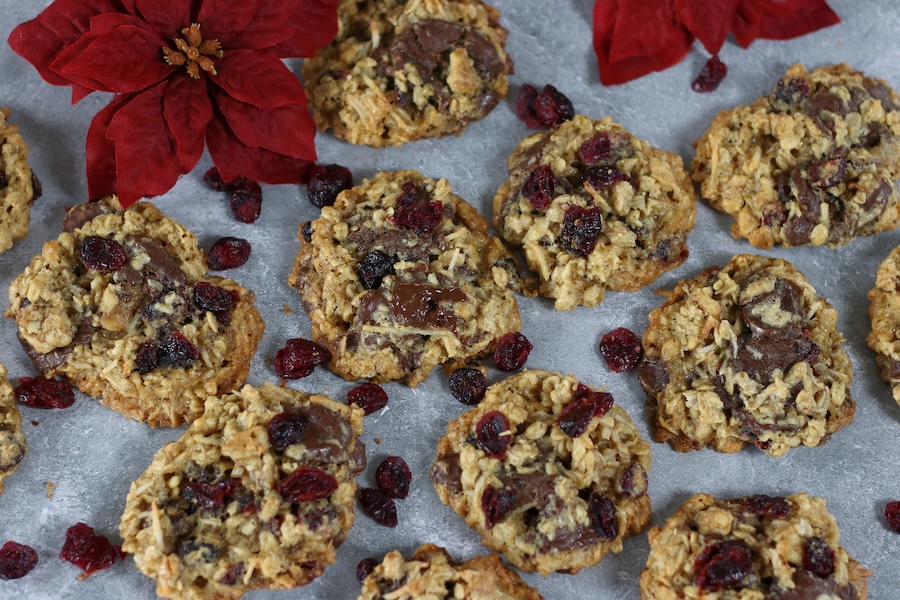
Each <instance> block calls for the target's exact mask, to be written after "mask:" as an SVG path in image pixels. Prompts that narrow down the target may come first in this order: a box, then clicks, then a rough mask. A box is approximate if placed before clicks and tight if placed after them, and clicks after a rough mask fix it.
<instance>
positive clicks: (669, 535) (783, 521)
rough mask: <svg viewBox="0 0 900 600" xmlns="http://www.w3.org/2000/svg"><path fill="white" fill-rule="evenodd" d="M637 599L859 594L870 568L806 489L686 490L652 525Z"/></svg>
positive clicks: (851, 597) (846, 599) (846, 597)
mask: <svg viewBox="0 0 900 600" xmlns="http://www.w3.org/2000/svg"><path fill="white" fill-rule="evenodd" d="M649 538H650V555H649V556H648V557H647V566H646V568H645V569H644V571H643V572H642V573H641V579H640V586H641V599H642V600H692V599H699V598H716V599H717V600H763V599H766V600H826V599H827V600H864V599H865V598H866V589H867V586H866V578H867V577H868V576H870V575H871V574H872V572H871V571H869V570H868V569H866V568H864V567H863V566H862V565H860V564H859V563H858V562H857V561H855V560H854V559H853V558H852V557H851V556H850V555H849V554H847V551H846V550H845V549H844V548H843V547H842V546H841V545H840V534H839V532H838V527H837V522H836V521H835V519H834V517H833V516H832V515H831V513H829V512H828V510H827V509H826V507H825V500H823V499H822V498H816V497H813V496H809V495H807V494H794V495H791V496H788V497H780V496H763V495H757V496H748V497H745V498H735V499H731V500H718V499H716V498H714V497H712V496H710V495H707V494H696V495H694V496H692V497H691V498H689V499H688V500H687V501H686V502H685V503H684V504H683V505H682V506H681V507H680V508H679V509H678V510H677V511H676V512H675V514H673V515H672V516H671V517H669V518H668V520H667V521H666V522H665V524H664V525H663V526H662V527H653V528H652V529H650V533H649Z"/></svg>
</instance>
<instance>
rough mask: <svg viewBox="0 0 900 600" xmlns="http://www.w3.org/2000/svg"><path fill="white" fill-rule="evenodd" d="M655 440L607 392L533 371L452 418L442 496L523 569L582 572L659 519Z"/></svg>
mask: <svg viewBox="0 0 900 600" xmlns="http://www.w3.org/2000/svg"><path fill="white" fill-rule="evenodd" d="M650 463H651V458H650V445H649V443H648V442H647V441H646V440H644V439H643V438H641V436H640V433H639V432H638V430H637V428H636V427H635V426H634V422H633V421H632V420H631V417H630V416H629V415H628V413H627V412H625V410H623V409H622V408H620V407H619V406H615V405H614V404H613V398H612V396H611V395H610V394H607V393H605V392H597V391H594V390H592V389H590V388H588V387H587V386H585V385H584V384H582V383H579V382H578V380H576V379H575V378H574V377H572V376H564V375H561V374H559V373H551V372H549V371H540V370H530V371H529V370H526V371H522V372H521V373H517V374H516V375H513V376H511V377H509V378H507V379H505V380H503V381H500V382H498V383H495V384H494V385H492V386H491V387H489V388H488V391H487V394H486V395H485V397H484V400H482V402H481V404H479V405H478V407H477V408H474V409H472V410H469V411H467V412H465V413H463V414H462V415H461V416H460V417H459V418H458V419H456V420H454V421H451V422H450V424H449V425H448V427H447V433H446V435H444V437H442V438H441V440H440V442H439V443H438V448H437V456H436V458H435V460H434V464H433V465H432V467H431V479H432V482H433V483H434V487H435V489H436V490H437V493H438V496H439V497H440V499H441V501H442V502H444V504H448V505H449V506H450V507H452V508H453V510H455V511H456V512H457V513H459V514H460V516H462V517H464V518H465V519H466V523H468V525H469V526H470V527H472V528H474V529H475V530H477V531H478V533H479V534H481V538H482V543H484V545H485V546H487V547H488V548H490V549H492V550H495V551H497V552H501V553H503V554H504V555H505V556H506V558H507V560H508V561H509V562H510V563H512V565H513V566H515V567H517V568H519V569H522V570H523V571H537V572H539V573H540V574H541V575H547V574H549V573H552V572H553V571H560V572H566V573H577V572H578V571H579V570H581V569H583V568H585V567H589V566H592V565H595V564H597V563H599V562H600V561H601V560H602V559H603V557H604V556H606V554H607V552H610V551H611V552H621V550H622V547H623V545H622V540H623V539H624V538H625V537H627V536H629V535H633V534H637V533H640V532H641V531H642V530H643V529H644V527H646V526H647V524H648V523H649V522H650V498H649V497H648V496H647V493H646V492H647V472H648V471H649V470H650Z"/></svg>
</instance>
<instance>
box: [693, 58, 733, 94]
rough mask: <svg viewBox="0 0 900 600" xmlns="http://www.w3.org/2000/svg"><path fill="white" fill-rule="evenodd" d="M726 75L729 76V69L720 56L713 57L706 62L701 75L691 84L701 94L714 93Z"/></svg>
mask: <svg viewBox="0 0 900 600" xmlns="http://www.w3.org/2000/svg"><path fill="white" fill-rule="evenodd" d="M726 75H728V67H727V66H726V65H725V63H723V62H722V61H721V60H719V57H718V55H716V56H713V57H712V58H710V59H709V60H708V61H706V64H705V65H703V69H701V70H700V74H699V75H697V78H696V79H694V81H692V82H691V89H692V90H694V91H695V92H699V93H701V94H702V93H706V92H714V91H715V90H716V88H717V87H719V84H720V83H722V80H723V79H725V76H726Z"/></svg>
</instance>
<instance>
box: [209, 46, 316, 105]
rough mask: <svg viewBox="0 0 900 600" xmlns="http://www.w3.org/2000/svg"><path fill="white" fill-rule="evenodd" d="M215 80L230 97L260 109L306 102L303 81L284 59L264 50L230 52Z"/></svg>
mask: <svg viewBox="0 0 900 600" xmlns="http://www.w3.org/2000/svg"><path fill="white" fill-rule="evenodd" d="M216 70H217V71H218V73H219V74H218V75H216V76H215V77H212V78H211V81H212V82H213V83H216V84H218V85H219V86H220V87H221V88H222V89H223V90H225V91H226V92H227V93H228V95H229V96H231V97H232V98H234V99H236V100H240V101H241V102H246V103H247V104H252V105H253V106H257V107H259V108H272V107H275V106H282V105H284V104H296V103H305V102H306V95H305V94H304V92H303V86H302V85H301V84H300V80H299V79H297V76H296V75H294V74H293V73H292V72H291V71H290V69H288V68H287V67H286V66H285V65H284V63H283V62H281V59H280V58H277V57H276V56H274V55H272V54H269V53H268V52H262V51H260V50H230V51H228V52H226V53H225V56H223V57H222V58H221V59H220V60H219V61H218V62H217V63H216Z"/></svg>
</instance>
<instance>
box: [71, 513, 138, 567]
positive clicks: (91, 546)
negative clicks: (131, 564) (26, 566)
mask: <svg viewBox="0 0 900 600" xmlns="http://www.w3.org/2000/svg"><path fill="white" fill-rule="evenodd" d="M59 557H60V558H61V559H62V560H65V561H67V562H70V563H72V564H73V565H75V566H76V567H79V568H80V569H81V570H82V571H84V572H85V573H93V572H95V571H99V570H101V569H106V568H107V567H109V566H111V565H112V564H113V563H114V562H115V561H116V559H117V558H119V559H122V558H124V554H122V548H121V547H120V546H114V545H113V544H112V543H111V542H110V541H109V540H108V539H107V538H106V537H105V536H102V535H96V534H95V533H94V529H93V528H92V527H90V526H89V525H86V524H85V523H76V524H75V525H73V526H72V527H69V528H68V529H67V530H66V541H65V543H64V544H63V547H62V550H61V551H60V553H59Z"/></svg>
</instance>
